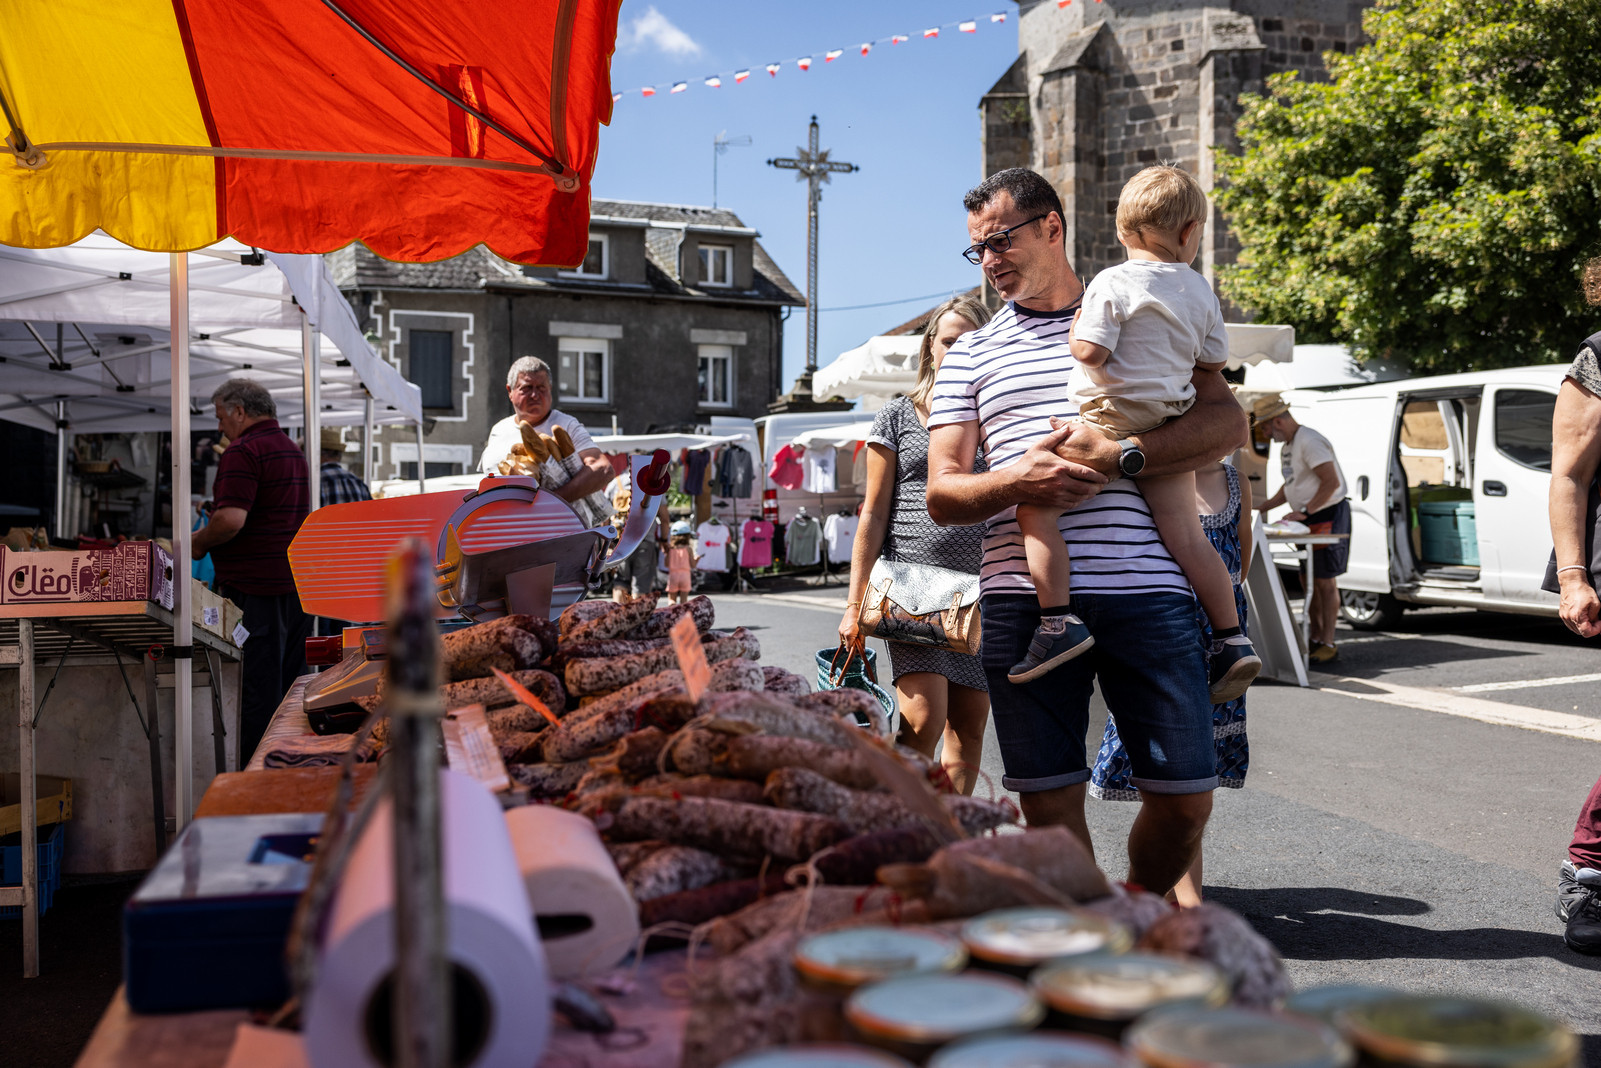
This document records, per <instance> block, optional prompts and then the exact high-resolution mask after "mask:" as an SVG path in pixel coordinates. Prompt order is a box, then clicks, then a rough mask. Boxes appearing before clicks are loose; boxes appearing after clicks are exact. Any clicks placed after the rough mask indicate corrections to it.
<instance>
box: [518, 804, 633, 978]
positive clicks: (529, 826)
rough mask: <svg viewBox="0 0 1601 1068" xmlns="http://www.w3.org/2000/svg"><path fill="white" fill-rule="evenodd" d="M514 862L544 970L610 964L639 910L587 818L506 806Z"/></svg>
mask: <svg viewBox="0 0 1601 1068" xmlns="http://www.w3.org/2000/svg"><path fill="white" fill-rule="evenodd" d="M506 827H507V828H508V829H509V830H510V831H511V844H512V848H513V849H514V850H515V851H516V854H517V867H518V868H519V869H521V871H522V878H523V886H524V887H526V888H527V891H528V900H529V902H530V903H531V904H532V906H533V910H534V916H535V918H536V922H537V924H538V928H539V936H540V939H541V941H543V942H544V945H545V959H546V961H547V962H549V965H550V974H551V975H553V976H555V977H556V978H558V979H568V978H574V977H578V976H583V975H593V974H595V973H597V972H603V971H605V970H607V969H608V968H611V967H613V966H614V965H615V964H616V963H617V962H618V961H620V960H622V959H623V957H625V956H627V955H628V951H629V950H630V949H631V948H633V945H634V940H635V939H637V938H638V937H639V912H638V906H637V905H635V904H634V898H633V895H632V894H630V893H629V892H628V888H627V887H625V886H623V880H622V877H621V876H619V875H618V874H617V865H616V864H613V863H612V859H611V855H610V854H608V853H607V852H606V847H605V846H604V845H602V844H601V841H600V835H599V834H597V833H596V831H595V825H594V824H593V823H591V822H590V821H589V820H587V819H585V818H584V817H583V816H580V815H577V814H576V813H572V812H568V811H566V810H565V809H559V808H556V807H554V806H551V805H528V806H526V807H524V808H514V809H511V810H509V811H508V812H507V813H506Z"/></svg>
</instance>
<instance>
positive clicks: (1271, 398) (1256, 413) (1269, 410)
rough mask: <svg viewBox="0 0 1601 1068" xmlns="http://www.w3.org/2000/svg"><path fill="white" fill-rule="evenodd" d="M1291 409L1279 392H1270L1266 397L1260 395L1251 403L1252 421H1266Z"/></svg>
mask: <svg viewBox="0 0 1601 1068" xmlns="http://www.w3.org/2000/svg"><path fill="white" fill-rule="evenodd" d="M1289 410H1290V406H1289V405H1288V404H1286V403H1284V398H1283V397H1282V396H1280V395H1279V394H1277V393H1269V394H1268V395H1267V396H1265V397H1258V398H1256V400H1255V401H1254V402H1252V404H1251V422H1252V423H1265V422H1267V421H1268V420H1269V419H1272V418H1275V417H1276V416H1280V415H1283V414H1284V413H1285V412H1287V411H1289Z"/></svg>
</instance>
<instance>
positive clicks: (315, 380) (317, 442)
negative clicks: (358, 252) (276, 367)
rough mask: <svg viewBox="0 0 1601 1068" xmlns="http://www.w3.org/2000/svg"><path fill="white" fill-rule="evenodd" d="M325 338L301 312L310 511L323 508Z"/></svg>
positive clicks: (302, 369) (301, 310)
mask: <svg viewBox="0 0 1601 1068" xmlns="http://www.w3.org/2000/svg"><path fill="white" fill-rule="evenodd" d="M321 359H322V335H321V334H320V333H319V332H318V331H317V330H315V329H313V327H312V322H311V315H310V314H309V313H308V312H307V311H306V309H304V308H302V309H300V362H301V393H302V404H303V406H304V410H305V413H306V417H305V420H304V425H305V433H306V442H305V445H306V468H307V470H308V471H309V472H310V477H309V478H307V479H306V481H307V482H308V483H309V484H310V486H311V509H312V511H316V510H317V509H318V508H321V507H322V479H320V478H318V477H317V472H318V471H319V470H320V469H321V468H322V375H321V373H320V372H321V370H322V368H321V366H320V360H321Z"/></svg>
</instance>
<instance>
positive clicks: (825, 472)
mask: <svg viewBox="0 0 1601 1068" xmlns="http://www.w3.org/2000/svg"><path fill="white" fill-rule="evenodd" d="M801 468H802V470H804V471H805V472H806V478H805V481H804V482H802V483H801V489H803V490H804V491H806V492H807V493H833V492H834V491H835V490H836V489H837V488H838V484H837V483H836V482H835V481H834V450H833V448H831V447H830V446H827V445H820V446H818V447H816V448H813V449H807V450H806V455H805V456H804V457H803V458H802V459H801Z"/></svg>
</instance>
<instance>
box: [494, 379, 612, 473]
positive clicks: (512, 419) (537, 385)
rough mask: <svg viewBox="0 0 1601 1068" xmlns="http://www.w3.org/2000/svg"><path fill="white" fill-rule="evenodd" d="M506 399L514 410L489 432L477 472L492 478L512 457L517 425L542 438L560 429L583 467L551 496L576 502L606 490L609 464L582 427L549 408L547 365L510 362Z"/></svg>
mask: <svg viewBox="0 0 1601 1068" xmlns="http://www.w3.org/2000/svg"><path fill="white" fill-rule="evenodd" d="M506 395H507V396H508V397H510V398H511V406H512V408H513V409H515V410H514V412H513V414H511V415H508V416H507V417H506V418H504V419H502V420H501V421H500V422H498V423H496V424H495V425H494V426H493V427H491V428H490V430H489V440H488V441H486V442H485V443H484V453H483V456H482V457H481V458H480V459H479V461H478V470H480V471H482V472H483V473H484V474H486V475H492V474H494V473H495V472H496V471H498V470H499V469H500V463H501V461H502V460H504V459H505V458H506V457H507V456H509V455H511V447H512V446H513V445H516V444H518V443H520V442H521V441H522V440H523V435H522V430H521V429H520V428H519V427H518V424H519V423H523V424H527V425H530V426H532V427H533V428H534V429H535V430H537V431H539V432H540V433H541V434H550V433H551V432H552V431H553V430H555V428H556V427H561V428H562V429H564V430H566V431H567V434H568V436H569V437H571V438H572V439H573V448H574V450H575V451H577V453H578V458H579V459H580V460H582V461H583V462H584V467H583V470H581V471H579V472H578V474H576V475H574V476H573V477H572V479H571V480H570V481H568V482H567V484H566V485H563V486H558V487H556V488H555V489H554V490H552V491H551V492H552V493H554V494H555V495H556V496H558V497H560V498H561V499H562V500H564V501H576V500H578V498H580V497H587V496H588V495H589V494H591V493H598V492H600V491H601V490H603V489H605V488H606V483H608V482H610V481H611V479H612V469H611V462H610V461H609V460H607V459H606V457H605V455H604V454H602V453H601V451H600V450H599V449H597V448H596V447H595V442H594V439H593V438H591V437H590V436H589V431H588V430H585V429H584V424H582V423H580V422H579V421H578V420H576V419H574V418H573V417H572V416H570V415H568V414H567V413H566V412H560V411H557V410H556V409H555V408H554V407H552V403H553V400H554V398H553V395H552V387H551V382H550V365H549V364H548V363H546V362H545V361H544V360H541V359H539V358H538V357H537V356H524V357H522V358H520V359H518V360H516V361H515V362H513V363H512V365H511V369H510V370H509V371H507V372H506Z"/></svg>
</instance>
